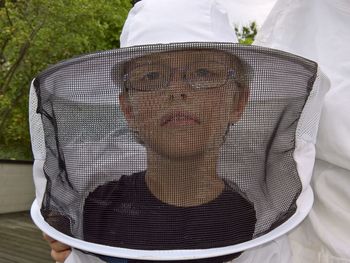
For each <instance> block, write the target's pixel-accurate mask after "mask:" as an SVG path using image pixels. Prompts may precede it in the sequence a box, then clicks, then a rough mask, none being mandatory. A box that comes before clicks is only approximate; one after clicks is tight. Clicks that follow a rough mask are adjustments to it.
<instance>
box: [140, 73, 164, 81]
mask: <svg viewBox="0 0 350 263" xmlns="http://www.w3.org/2000/svg"><path fill="white" fill-rule="evenodd" d="M159 78H160V73H159V72H156V71H153V72H148V73H146V74H145V75H144V76H143V78H142V79H144V80H157V79H159Z"/></svg>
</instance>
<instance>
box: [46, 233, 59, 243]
mask: <svg viewBox="0 0 350 263" xmlns="http://www.w3.org/2000/svg"><path fill="white" fill-rule="evenodd" d="M43 239H44V240H46V241H47V242H49V243H51V242H52V241H56V240H55V239H53V238H52V237H50V236H48V235H47V234H45V233H43Z"/></svg>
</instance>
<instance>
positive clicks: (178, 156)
mask: <svg viewBox="0 0 350 263" xmlns="http://www.w3.org/2000/svg"><path fill="white" fill-rule="evenodd" d="M215 148H216V147H215ZM154 152H155V153H156V154H157V155H158V156H160V157H163V158H166V159H168V160H171V161H174V162H175V161H176V162H179V161H183V162H184V161H190V160H199V159H202V158H204V157H205V156H207V155H212V153H213V152H214V151H213V149H209V148H207V147H198V148H195V147H193V145H187V146H186V147H179V145H176V147H175V146H174V147H164V148H157V149H154ZM215 152H216V151H215Z"/></svg>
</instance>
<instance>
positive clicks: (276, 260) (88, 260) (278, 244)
mask: <svg viewBox="0 0 350 263" xmlns="http://www.w3.org/2000/svg"><path fill="white" fill-rule="evenodd" d="M281 2H285V1H281ZM310 3H311V2H310ZM281 5H282V6H284V8H282V10H283V9H286V8H285V6H286V5H285V4H283V3H278V4H277V6H276V8H275V9H274V11H275V10H276V9H278V7H279V6H281ZM279 10H281V9H279ZM291 10H292V9H290V10H284V11H286V13H287V11H289V12H290V11H291ZM281 12H282V11H281ZM317 12H320V11H316V10H315V13H316V14H315V16H317ZM273 14H274V13H272V14H271V16H270V18H269V19H272V20H273ZM279 14H280V13H279V12H277V15H276V19H278V17H279ZM300 15H301V14H300ZM287 16H288V14H287ZM269 21H270V20H268V21H267V22H266V24H265V25H264V27H263V29H262V30H261V34H260V35H259V37H258V39H259V41H260V43H258V42H257V43H258V44H259V45H265V46H269V47H273V48H277V49H282V50H286V51H289V52H291V53H296V54H299V55H302V56H305V57H307V58H310V59H314V60H318V57H317V56H311V55H308V53H307V52H306V53H301V52H300V51H299V50H302V48H303V47H304V46H303V45H302V43H299V42H298V41H294V40H291V39H290V37H292V36H293V30H291V29H290V28H283V30H284V32H279V34H278V36H279V37H281V36H283V34H285V35H286V37H285V39H284V38H283V41H281V45H280V46H279V45H278V41H277V40H278V39H277V38H276V42H275V40H274V39H273V38H274V36H273V28H274V27H272V26H269V25H273V26H278V25H277V24H276V23H274V22H271V24H269ZM295 22H297V23H301V25H302V27H301V31H302V30H305V32H307V30H308V28H305V26H304V25H303V23H305V21H304V22H303V21H302V19H300V21H299V20H296V21H295ZM269 30H271V32H272V33H271V34H269V32H270V31H269ZM311 30H312V31H311V32H312V33H313V28H311ZM288 31H291V32H288ZM265 33H266V35H265ZM312 33H311V35H312ZM305 34H306V33H305ZM309 34H310V33H309ZM264 36H266V38H265V37H264ZM270 37H271V38H270ZM298 37H299V36H298ZM309 37H310V39H311V40H312V41H313V42H312V41H310V44H309V43H308V45H310V50H311V51H316V50H317V49H316V48H315V47H316V46H317V45H315V43H314V41H315V38H313V37H312V36H310V35H309ZM270 40H271V42H269V41H270ZM304 41H305V40H304ZM289 42H290V46H292V44H294V43H295V44H296V46H300V44H301V47H302V48H300V49H297V48H296V49H293V47H292V48H290V49H288V43H289ZM274 43H276V45H274ZM283 43H287V44H286V45H283ZM270 44H271V45H270ZM334 44H335V43H334ZM306 46H307V45H305V47H306ZM333 51H334V52H335V49H334V50H333ZM340 55H342V54H340ZM342 57H345V55H342ZM318 61H320V60H318ZM337 61H341V60H340V59H338V60H337ZM321 66H323V65H322V63H321ZM323 68H324V70H325V71H326V73H328V74H329V72H328V68H326V67H325V66H324V67H323ZM332 81H333V80H332ZM343 98H345V96H344V97H343ZM332 109H333V108H332V107H330V109H329V111H330V112H331V111H332ZM337 111H339V110H337ZM344 113H345V111H344ZM328 114H329V113H328ZM337 114H338V115H337V116H340V114H339V113H337ZM324 118H327V109H326V111H325V114H324ZM328 118H329V117H328ZM323 122H325V121H323ZM321 126H322V125H321ZM324 126H325V125H324V123H323V126H322V128H321V129H322V131H323V132H322V133H321V134H320V138H322V136H327V137H329V135H327V134H328V131H327V129H325V128H324ZM330 127H332V128H333V127H336V126H335V125H331V126H330ZM339 127H340V126H339ZM333 129H334V128H333ZM340 130H341V129H340ZM332 132H333V131H332ZM336 132H338V131H336ZM341 137H343V138H344V135H343V136H341V135H337V136H336V137H335V138H336V139H340V138H341ZM322 142H324V143H323V144H322ZM326 142H327V141H326V140H322V139H320V143H319V158H320V159H322V160H325V161H328V162H331V160H329V159H327V158H326V157H327V156H328V155H327V153H328V152H331V150H332V147H331V146H329V145H327V144H326ZM334 145H337V144H336V143H334ZM341 146H343V147H345V146H346V144H345V143H344V142H342V144H341ZM335 149H336V150H337V151H338V150H339V149H338V148H335ZM345 150H346V149H344V151H345ZM333 151H335V150H333ZM322 154H323V155H324V158H321V157H322V156H323V155H322ZM341 156H343V154H341V155H339V156H336V155H335V154H332V157H333V158H334V159H335V161H338V162H340V163H342V164H343V166H342V167H344V166H346V163H345V161H344V160H345V159H341ZM335 161H333V163H334V164H337V165H340V164H338V163H336V162H335ZM342 161H343V162H342ZM321 162H322V163H321ZM322 164H323V161H318V167H320V166H321V165H322ZM327 165H328V164H327ZM329 165H332V164H329ZM344 168H346V167H344ZM322 171H323V170H322ZM332 171H333V170H332ZM320 175H321V174H320ZM322 176H324V175H323V173H322ZM322 176H321V177H322ZM316 177H317V173H316ZM326 177H327V175H326ZM344 178H346V176H344ZM326 180H327V179H326ZM344 180H345V179H343V181H340V179H339V181H338V180H336V181H335V182H340V184H339V185H340V186H341V185H346V184H345V182H344ZM320 181H322V179H321V180H320ZM322 182H323V181H322ZM334 187H336V186H334ZM318 188H319V186H316V189H315V188H314V189H315V190H316V197H317V198H319V196H318V195H319V193H320V192H322V193H323V192H325V191H331V190H332V189H331V190H328V189H326V190H325V189H323V188H324V187H323V186H321V189H322V190H321V189H318ZM334 189H335V188H334ZM329 200H330V203H331V205H332V207H334V206H333V204H334V201H333V200H332V199H331V198H329ZM316 210H317V204H316V208H315V210H314V212H313V214H312V215H311V217H310V218H311V219H312V218H313V215H316V214H318V213H316ZM327 211H328V210H327ZM327 211H326V212H327ZM327 213H328V212H327ZM328 216H329V217H330V216H331V214H329V215H328ZM317 217H318V218H326V217H323V216H322V217H321V216H317ZM310 221H311V223H312V224H316V223H314V221H315V220H314V221H312V220H309V222H310ZM332 222H334V219H332ZM307 223H308V222H306V223H304V225H305V224H307ZM317 224H318V226H319V225H322V224H326V223H317ZM317 224H316V225H317ZM333 225H334V224H333ZM303 228H305V227H304V226H302V227H301V228H300V229H302V230H301V231H300V230H298V231H294V232H293V233H292V234H291V235H290V240H291V245H292V248H293V249H294V251H297V250H298V249H299V250H300V251H301V252H300V254H296V257H295V262H302V261H301V259H305V261H303V262H328V261H316V260H317V257H319V255H318V254H317V252H315V253H316V254H317V255H316V254H315V255H316V257H313V256H314V255H312V253H309V254H308V255H310V257H308V258H307V257H306V256H305V255H304V254H303V253H304V252H303V251H302V248H305V247H307V245H309V244H311V243H308V242H309V241H308V240H306V239H305V238H304V239H303V235H304V234H303V233H305V232H302V231H305V230H303ZM330 229H331V228H330V227H329V226H328V224H327V230H330ZM307 231H309V230H307ZM315 233H316V232H315ZM344 233H345V231H344ZM307 236H308V238H310V237H314V239H315V240H319V239H318V238H317V234H313V235H309V234H308V235H307ZM303 242H304V243H303ZM315 242H316V241H315ZM314 244H315V245H316V246H318V245H317V244H318V243H314ZM314 244H312V245H314ZM319 244H321V241H319ZM319 249H320V251H321V245H319ZM315 251H316V250H315ZM325 251H326V250H325ZM305 253H306V252H305ZM324 253H326V252H324ZM329 254H330V253H329ZM333 254H334V253H333ZM334 255H336V254H334ZM324 258H325V257H324ZM315 259H316V260H315ZM65 262H66V263H80V262H84V263H93V262H102V261H101V260H99V259H97V258H96V257H93V256H89V255H87V254H84V253H81V252H79V251H75V250H74V251H73V253H71V255H70V257H69V258H68V259H67V260H66V261H65ZM121 262H122V261H121ZM254 262H259V263H287V262H288V263H289V262H291V250H290V244H289V241H288V239H287V237H286V236H284V237H281V238H279V239H276V240H274V241H272V242H270V243H267V244H265V245H262V246H260V247H257V248H254V249H251V250H248V251H246V252H244V253H243V254H242V255H241V256H240V257H239V258H238V259H236V260H234V263H254ZM331 262H338V261H331ZM339 262H347V261H339Z"/></svg>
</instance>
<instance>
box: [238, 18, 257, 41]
mask: <svg viewBox="0 0 350 263" xmlns="http://www.w3.org/2000/svg"><path fill="white" fill-rule="evenodd" d="M235 32H236V36H237V38H238V41H239V43H240V44H244V45H251V44H252V43H253V42H254V39H255V36H256V34H257V33H258V27H257V24H256V22H251V23H250V24H249V25H248V26H242V27H241V28H239V27H238V26H235Z"/></svg>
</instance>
